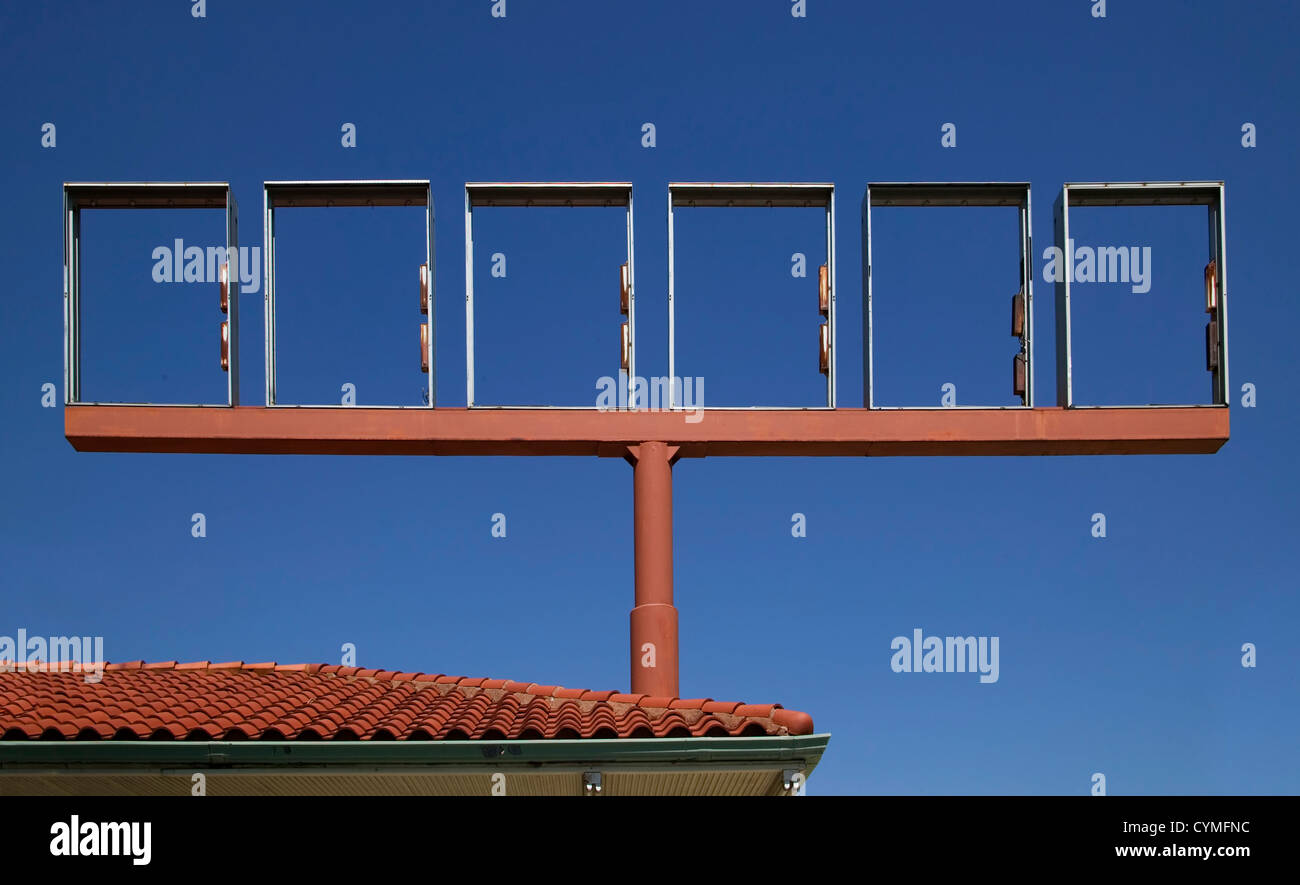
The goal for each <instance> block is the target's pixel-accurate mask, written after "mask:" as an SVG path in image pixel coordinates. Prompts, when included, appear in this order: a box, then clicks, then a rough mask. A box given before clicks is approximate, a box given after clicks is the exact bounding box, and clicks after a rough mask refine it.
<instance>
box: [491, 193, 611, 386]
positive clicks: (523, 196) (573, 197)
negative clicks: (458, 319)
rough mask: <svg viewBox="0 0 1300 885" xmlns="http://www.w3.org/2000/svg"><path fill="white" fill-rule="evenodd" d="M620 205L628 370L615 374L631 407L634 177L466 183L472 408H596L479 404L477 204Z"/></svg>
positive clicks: (501, 205)
mask: <svg viewBox="0 0 1300 885" xmlns="http://www.w3.org/2000/svg"><path fill="white" fill-rule="evenodd" d="M475 206H479V207H492V206H498V207H503V206H508V207H515V208H519V207H531V206H551V207H557V206H558V207H592V206H594V207H619V206H622V207H624V208H625V209H626V210H627V292H626V295H627V305H626V306H627V310H626V314H627V331H626V338H625V341H624V347H625V352H626V354H627V368H626V369H623V367H622V359H620V365H619V371H618V372H617V373H616V376H617V377H619V378H621V379H622V381H623V385H624V389H623V391H621V393H622V396H623V398H624V401H625V402H626V403H627V408H629V409H631V408H633V394H634V391H635V379H636V261H635V248H634V246H635V241H634V237H633V217H632V216H633V211H632V183H631V182H629V181H526V182H499V181H494V182H467V183H466V184H465V403H466V405H467V406H468V408H471V409H595V408H599V407H598V406H596V405H591V406H521V405H508V404H501V403H480V402H477V401H476V399H475V393H474V207H475Z"/></svg>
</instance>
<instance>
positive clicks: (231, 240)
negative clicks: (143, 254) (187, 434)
mask: <svg viewBox="0 0 1300 885" xmlns="http://www.w3.org/2000/svg"><path fill="white" fill-rule="evenodd" d="M82 209H224V210H225V212H226V250H225V254H224V256H223V257H224V259H225V260H224V261H222V262H220V267H219V268H218V275H219V280H218V286H219V289H220V294H219V297H218V299H217V300H218V306H219V307H220V309H221V311H222V313H223V314H225V315H226V316H227V319H225V320H222V321H221V323H220V327H219V330H220V348H221V350H220V358H219V360H218V361H217V362H218V364H219V365H220V367H221V370H222V371H224V372H225V373H226V401H225V402H224V403H150V405H184V406H220V405H225V406H237V405H239V231H238V227H239V210H238V207H237V206H236V205H235V198H234V196H233V195H232V194H231V192H230V185H229V184H228V183H226V182H93V183H92V182H67V183H65V184H64V185H63V402H64V404H65V405H70V406H71V405H76V404H79V403H81V402H82V399H81V299H82V294H83V293H82V290H81V210H82ZM177 260H178V261H179V260H180V256H177ZM98 405H126V404H125V403H103V402H101V403H98Z"/></svg>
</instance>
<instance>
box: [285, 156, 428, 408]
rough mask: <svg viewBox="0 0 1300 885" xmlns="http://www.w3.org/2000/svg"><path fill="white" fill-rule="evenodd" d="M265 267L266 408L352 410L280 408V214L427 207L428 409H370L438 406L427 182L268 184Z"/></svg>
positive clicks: (296, 405) (336, 405) (292, 405)
mask: <svg viewBox="0 0 1300 885" xmlns="http://www.w3.org/2000/svg"><path fill="white" fill-rule="evenodd" d="M262 205H263V222H262V223H263V227H262V261H263V264H264V268H265V270H264V273H263V275H262V276H263V279H264V281H265V282H264V284H263V285H265V287H266V290H265V311H266V404H267V406H277V407H281V408H322V409H323V408H352V407H351V406H344V405H341V404H339V403H324V404H320V405H311V406H309V405H307V404H304V403H277V402H276V390H275V380H276V364H275V357H276V352H275V210H276V208H291V207H299V208H301V207H312V208H322V207H367V206H371V207H373V206H424V209H425V213H424V217H425V221H424V225H425V253H424V254H425V258H424V260H425V266H426V267H427V272H426V273H427V281H428V302H427V307H428V314H429V319H428V330H427V332H425V333H424V334H422V336H421V337H422V338H423V339H424V340H423V342H422V345H423V353H422V355H421V356H422V361H423V363H424V364H425V365H427V366H428V370H429V371H428V375H429V378H428V381H427V382H426V385H427V393H428V400H429V401H428V404H427V405H418V406H404V405H367V406H366V407H365V408H368V409H432V408H434V407H435V406H436V404H437V392H438V383H437V374H438V372H437V369H438V363H437V359H436V357H437V347H436V344H435V342H436V338H437V336H436V334H435V331H436V329H437V309H436V308H437V298H436V297H435V296H436V288H437V287H436V285H435V280H436V277H437V275H436V273H435V266H434V257H435V256H434V241H433V230H434V228H433V194H432V193H431V192H430V189H429V181H428V180H427V179H376V180H353V181H267V182H264V183H263V204H262Z"/></svg>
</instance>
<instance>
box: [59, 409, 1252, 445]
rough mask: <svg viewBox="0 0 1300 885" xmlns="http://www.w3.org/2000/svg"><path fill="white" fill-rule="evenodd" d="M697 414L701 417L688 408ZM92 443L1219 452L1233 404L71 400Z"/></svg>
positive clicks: (76, 430)
mask: <svg viewBox="0 0 1300 885" xmlns="http://www.w3.org/2000/svg"><path fill="white" fill-rule="evenodd" d="M693 418H697V419H698V420H692V419H693ZM64 428H65V434H66V436H67V438H68V441H69V442H70V443H72V445H73V447H74V448H76V449H77V450H78V451H83V452H193V453H238V454H306V455H598V456H605V457H623V456H624V455H625V454H626V452H627V450H628V447H629V446H635V445H639V444H640V443H642V442H644V441H645V440H660V441H662V442H663V443H664V444H665V445H670V446H677V447H678V448H679V452H678V455H679V456H680V457H686V458H699V457H705V456H714V457H717V456H737V455H739V456H749V455H764V456H772V455H791V456H801V457H808V456H863V455H870V456H890V455H1167V454H1212V453H1214V452H1217V451H1218V450H1219V448H1220V447H1221V446H1222V445H1223V444H1224V443H1225V442H1227V440H1228V409H1227V407H1224V406H1202V407H1190V408H1183V407H1170V408H1156V407H1151V408H1083V409H1060V408H1040V409H872V410H868V409H833V410H830V409H752V410H751V409H732V410H723V409H718V410H704V411H702V412H696V413H690V412H648V411H641V412H627V411H622V412H616V411H611V412H601V411H597V410H595V409H446V408H439V409H365V408H294V407H277V408H266V407H263V406H240V407H236V408H226V407H197V406H196V407H175V406H172V407H168V406H98V405H74V406H68V407H66V408H65V409H64Z"/></svg>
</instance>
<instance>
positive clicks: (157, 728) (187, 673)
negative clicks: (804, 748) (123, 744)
mask: <svg viewBox="0 0 1300 885" xmlns="http://www.w3.org/2000/svg"><path fill="white" fill-rule="evenodd" d="M3 663H4V664H7V666H0V734H3V735H7V736H8V738H10V739H13V738H15V737H19V736H26V737H27V738H28V739H33V740H35V739H44V740H59V739H65V740H71V739H79V740H95V739H136V740H150V739H162V740H166V739H176V740H184V739H186V738H189V737H191V736H196V737H203V736H205V735H206V736H207V738H208V739H232V740H257V739H266V738H271V739H279V738H283V739H287V740H295V739H300V738H302V739H310V738H316V739H325V740H329V739H344V740H355V739H361V740H370V739H380V740H392V739H397V740H406V739H419V740H446V739H448V738H454V739H466V738H468V739H470V740H476V739H482V738H485V737H487V738H491V739H494V740H500V739H519V738H526V739H549V738H566V737H578V738H592V737H619V738H627V737H668V736H695V737H699V736H704V735H728V736H740V735H752V734H768V735H783V734H811V733H812V732H813V721H812V717H811V716H809V715H808V714H807V713H800V712H797V711H794V710H785V709H783V708H782V707H781V706H780V705H779V704H755V705H745V704H740V703H724V702H718V701H712V700H709V699H707V698H695V699H682V698H668V697H647V696H645V695H637V694H623V693H618V692H613V691H585V690H581V689H566V688H562V687H560V686H555V685H539V684H537V683H535V682H530V683H524V682H516V681H513V680H508V679H469V678H465V677H459V676H444V675H441V674H425V673H399V672H394V671H391V670H373V669H361V668H359V667H340V666H338V665H334V664H275V663H254V664H245V663H242V662H239V661H228V662H225V663H217V664H214V663H211V662H208V661H197V662H193V663H177V662H176V661H164V662H159V663H153V664H147V663H145V662H144V661H129V662H127V663H124V664H106V665H105V666H104V670H103V676H102V679H101V681H99V682H87V681H86V676H85V675H84V674H86V673H89V672H94V670H95V668H94V667H92V666H85V667H82V666H70V665H68V664H59V663H54V664H48V663H47V664H42V665H40V666H39V667H34V668H30V669H29V668H27V667H25V666H15V665H13V664H11V663H9V662H3Z"/></svg>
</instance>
